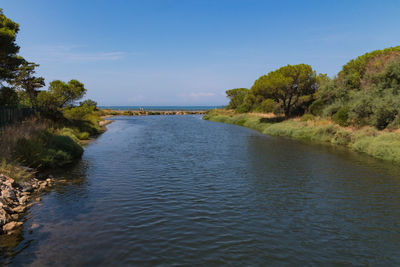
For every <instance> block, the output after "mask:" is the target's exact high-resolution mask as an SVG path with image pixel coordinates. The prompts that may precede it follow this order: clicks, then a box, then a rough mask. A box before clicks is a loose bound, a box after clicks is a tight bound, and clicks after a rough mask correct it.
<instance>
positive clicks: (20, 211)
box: [11, 206, 26, 213]
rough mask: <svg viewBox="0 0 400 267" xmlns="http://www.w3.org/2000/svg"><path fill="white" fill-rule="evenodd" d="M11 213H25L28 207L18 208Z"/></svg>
mask: <svg viewBox="0 0 400 267" xmlns="http://www.w3.org/2000/svg"><path fill="white" fill-rule="evenodd" d="M11 211H12V212H15V213H23V212H25V211H26V206H17V207H15V208H13V209H11Z"/></svg>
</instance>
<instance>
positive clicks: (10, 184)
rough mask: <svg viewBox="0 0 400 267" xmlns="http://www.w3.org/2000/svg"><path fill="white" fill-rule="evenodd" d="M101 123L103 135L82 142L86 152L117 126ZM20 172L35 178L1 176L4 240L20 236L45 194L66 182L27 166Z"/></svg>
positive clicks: (0, 212) (0, 214) (0, 221)
mask: <svg viewBox="0 0 400 267" xmlns="http://www.w3.org/2000/svg"><path fill="white" fill-rule="evenodd" d="M106 117H107V116H106ZM108 117H112V116H108ZM101 119H102V120H100V121H99V122H98V125H99V126H100V128H101V132H100V133H99V134H97V135H95V136H92V137H90V138H89V139H84V140H79V144H80V145H81V146H82V148H84V147H86V146H87V145H88V144H90V143H91V142H92V141H94V140H96V139H97V138H98V137H99V136H100V135H101V134H103V133H104V132H105V131H107V127H106V126H107V125H108V124H110V123H112V122H113V120H104V117H101ZM68 166H70V165H69V164H67V165H65V166H62V167H60V168H68ZM19 168H20V169H21V170H24V171H25V172H26V173H30V174H31V177H30V178H29V179H26V180H23V181H21V182H19V181H16V180H15V179H14V177H11V176H9V175H6V174H5V173H2V172H0V193H1V195H0V237H2V236H7V235H13V234H16V233H19V231H20V230H21V226H23V224H24V221H25V219H24V215H25V213H26V211H27V210H28V209H29V208H30V207H32V206H33V205H34V204H36V203H39V202H40V201H41V194H42V193H44V192H46V191H48V190H49V189H51V188H52V187H54V186H55V185H56V184H58V183H65V182H66V181H65V180H64V179H58V178H54V177H53V176H52V175H51V174H49V173H50V172H51V170H52V169H45V170H42V171H38V170H35V169H33V168H29V167H24V166H20V167H19Z"/></svg>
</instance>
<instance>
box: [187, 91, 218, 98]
mask: <svg viewBox="0 0 400 267" xmlns="http://www.w3.org/2000/svg"><path fill="white" fill-rule="evenodd" d="M189 96H190V97H193V98H199V97H213V96H215V93H207V92H197V93H190V94H189Z"/></svg>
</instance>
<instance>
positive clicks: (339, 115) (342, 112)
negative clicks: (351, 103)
mask: <svg viewBox="0 0 400 267" xmlns="http://www.w3.org/2000/svg"><path fill="white" fill-rule="evenodd" d="M349 112H350V108H349V107H348V106H344V107H341V108H340V109H339V110H338V112H336V113H335V115H333V116H332V120H333V121H334V122H336V123H337V124H339V125H340V126H348V125H349Z"/></svg>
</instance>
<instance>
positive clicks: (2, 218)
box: [0, 208, 11, 225]
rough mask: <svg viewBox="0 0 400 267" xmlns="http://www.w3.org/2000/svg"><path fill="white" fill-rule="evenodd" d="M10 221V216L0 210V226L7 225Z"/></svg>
mask: <svg viewBox="0 0 400 267" xmlns="http://www.w3.org/2000/svg"><path fill="white" fill-rule="evenodd" d="M10 220H11V216H10V214H8V213H7V212H6V211H5V210H4V209H3V208H0V225H4V224H6V223H8V222H9V221H10Z"/></svg>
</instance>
